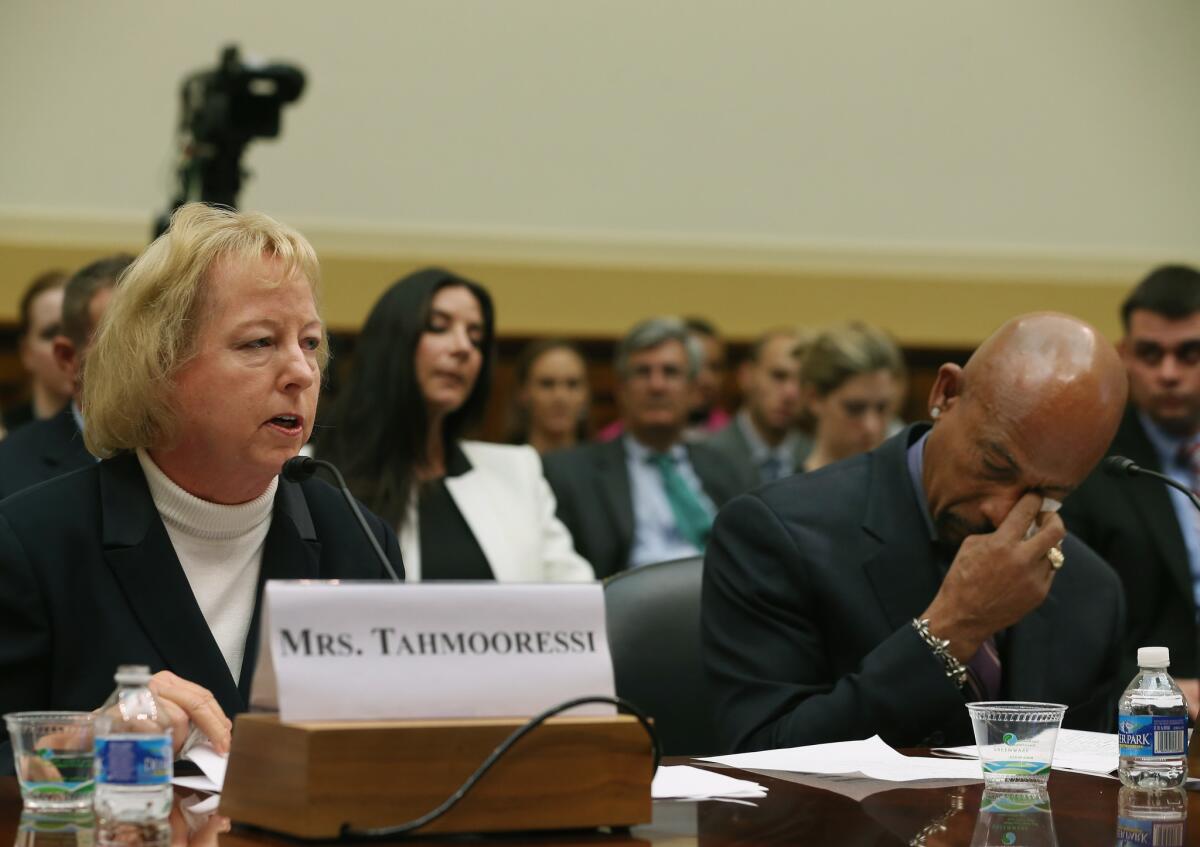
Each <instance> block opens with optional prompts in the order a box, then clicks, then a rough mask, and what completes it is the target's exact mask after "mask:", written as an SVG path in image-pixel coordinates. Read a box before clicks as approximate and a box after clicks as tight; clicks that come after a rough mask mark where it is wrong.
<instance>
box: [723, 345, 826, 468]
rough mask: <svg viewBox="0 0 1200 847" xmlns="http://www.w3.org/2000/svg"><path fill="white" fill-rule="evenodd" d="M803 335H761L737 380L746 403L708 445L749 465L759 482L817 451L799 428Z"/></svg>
mask: <svg viewBox="0 0 1200 847" xmlns="http://www.w3.org/2000/svg"><path fill="white" fill-rule="evenodd" d="M799 344H800V337H799V335H798V334H797V333H796V332H795V331H794V330H776V331H774V332H768V333H767V334H766V335H763V336H762V337H760V338H759V339H758V340H757V341H755V342H754V344H753V345H752V346H751V348H750V358H749V359H748V360H746V361H745V362H743V363H742V366H741V369H740V370H739V372H738V382H739V384H740V386H741V389H742V397H743V398H744V403H743V405H742V408H741V410H740V411H739V412H738V413H737V415H736V416H734V419H733V423H732V424H731V425H730V426H727V427H725V429H723V430H721V431H720V432H718V433H717V434H716V435H713V436H711V437H710V438H709V440H708V444H709V446H711V447H712V448H713V449H715V450H718V451H720V452H721V453H722V454H723V455H725V456H726V458H728V459H729V460H730V461H731V462H734V463H736V464H737V465H739V466H740V467H743V468H745V469H746V471H747V474H748V476H750V477H752V478H753V479H754V480H755V481H756V482H758V483H764V482H774V481H775V480H777V479H783V478H784V477H785V476H791V475H792V474H793V473H795V472H796V471H798V470H800V468H801V465H802V463H803V462H804V459H805V457H806V456H807V455H808V452H809V450H810V449H812V444H811V442H810V441H809V440H808V439H807V438H806V437H805V436H804V435H802V434H801V433H800V431H799V430H798V429H797V422H798V420H799V415H800V358H799V356H798V355H797V353H798V348H799Z"/></svg>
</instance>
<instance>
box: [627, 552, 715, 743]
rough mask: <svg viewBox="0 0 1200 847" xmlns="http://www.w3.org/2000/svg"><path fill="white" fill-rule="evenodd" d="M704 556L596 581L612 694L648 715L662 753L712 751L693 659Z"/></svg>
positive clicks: (699, 672) (700, 674)
mask: <svg viewBox="0 0 1200 847" xmlns="http://www.w3.org/2000/svg"><path fill="white" fill-rule="evenodd" d="M703 572H704V561H703V559H700V558H698V557H697V558H692V559H680V560H678V561H674V562H662V563H660V564H656V565H644V566H642V567H639V568H633V569H632V570H628V571H622V572H621V573H618V574H616V575H615V576H612V577H610V578H609V579H608V580H607V581H606V582H605V583H604V603H605V608H606V615H607V619H608V645H609V649H610V650H611V651H612V659H613V672H614V674H615V676H616V685H617V694H618V695H619V696H621V697H624V698H625V699H627V700H629V701H631V702H632V703H634V704H635V705H636V706H638V707H640V708H641V709H642V710H643V711H645V712H646V713H647V714H648V715H649V716H650V717H652V718H654V723H655V726H656V727H657V729H658V735H659V738H660V739H661V740H662V745H663V753H664V754H665V755H668V756H705V755H712V754H715V753H720V752H722V750H721V749H720V745H719V742H718V741H717V735H716V729H715V725H714V722H713V718H712V714H711V712H710V709H709V700H708V692H707V690H706V685H705V681H704V669H703V667H702V665H701V660H700V578H701V575H702V574H703Z"/></svg>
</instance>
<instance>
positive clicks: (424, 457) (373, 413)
mask: <svg viewBox="0 0 1200 847" xmlns="http://www.w3.org/2000/svg"><path fill="white" fill-rule="evenodd" d="M494 327H495V318H494V312H493V308H492V298H491V295H490V294H488V292H487V290H486V289H485V288H484V287H483V286H482V285H480V284H479V283H477V282H473V281H472V280H469V279H466V278H464V277H461V276H458V275H457V274H453V273H451V272H449V271H445V270H441V269H438V268H426V269H424V270H420V271H417V272H416V273H413V274H410V275H408V276H406V277H404V278H403V279H401V280H399V281H398V282H396V283H395V284H394V285H393V286H392V287H391V288H389V289H388V290H387V291H386V292H385V293H384V295H383V296H382V297H381V298H380V299H379V302H378V303H376V304H375V307H374V308H373V309H372V310H371V314H370V315H368V316H367V321H366V324H365V325H364V326H363V330H362V333H361V334H360V335H359V337H358V340H357V341H356V343H355V351H354V366H353V369H352V371H351V373H350V376H349V379H348V380H347V381H346V383H345V384H344V385H343V386H342V389H341V396H340V397H339V398H338V406H337V409H336V411H335V414H334V416H333V427H332V428H331V429H329V430H328V431H327V432H325V433H323V434H322V440H321V442H320V443H319V444H318V445H317V451H318V454H319V455H321V457H322V458H326V459H330V460H332V461H333V462H335V463H336V464H337V465H338V466H339V467H341V469H342V472H343V473H344V474H345V476H346V479H347V481H348V482H349V484H350V487H351V489H352V490H353V491H354V493H355V494H356V495H357V496H358V497H359V498H360V499H362V500H363V502H365V503H366V504H367V505H368V506H369V507H371V509H373V510H375V511H376V512H378V513H379V515H381V516H382V517H383V518H384V519H385V520H387V521H388V522H389V523H390V524H391V525H392V526H394V527H397V528H398V534H399V536H400V549H401V550H402V551H403V553H404V563H405V567H406V570H407V574H408V578H409V579H410V580H418V579H421V580H433V579H473V580H487V579H496V580H499V581H516V582H556V581H582V580H590V579H593V578H594V576H593V572H592V568H591V566H590V565H589V564H588V563H587V561H586V560H584V559H583V558H581V557H580V556H579V555H578V554H577V553H576V552H575V550H574V547H573V544H572V541H571V534H570V533H569V532H568V531H567V529H566V527H564V526H563V524H562V523H561V522H560V521H559V520H558V518H557V517H555V514H554V512H555V501H554V495H553V494H552V493H551V492H550V487H549V486H548V485H547V484H546V480H545V479H544V478H543V476H542V463H541V460H540V459H539V458H538V454H537V452H536V451H535V450H533V449H532V448H531V447H518V446H514V445H508V444H504V445H502V444H484V443H482V442H479V441H467V440H464V438H465V436H466V434H467V432H468V431H469V430H470V429H471V427H473V426H474V425H476V424H477V423H478V422H479V420H480V418H481V417H482V415H483V411H484V408H485V407H486V405H487V397H488V392H489V390H490V388H491V381H492V366H493V341H494V338H495V334H494V332H495V330H494Z"/></svg>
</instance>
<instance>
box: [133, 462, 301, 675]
mask: <svg viewBox="0 0 1200 847" xmlns="http://www.w3.org/2000/svg"><path fill="white" fill-rule="evenodd" d="M137 457H138V462H140V463H141V465H142V472H143V473H144V474H145V475H146V483H147V484H148V485H149V486H150V496H151V497H153V498H154V505H155V507H156V508H157V509H158V514H159V516H160V517H162V521H163V524H165V525H166V528H167V535H168V536H169V537H170V539H171V544H172V546H174V548H175V554H176V555H177V556H178V557H179V563H180V564H181V565H183V572H184V574H185V575H186V576H187V581H188V584H189V585H191V587H192V594H193V595H194V596H195V598H196V603H197V605H199V606H200V611H201V612H202V613H203V614H204V620H205V621H206V622H207V623H208V628H209V630H211V631H212V634H213V638H214V639H215V640H216V642H217V646H218V647H219V648H220V649H221V655H222V656H224V657H225V664H227V665H229V672H230V673H231V674H233V680H234V682H237V681H238V678H239V677H240V676H241V672H242V655H243V653H245V650H246V633H247V632H248V631H249V629H250V618H251V617H252V616H253V614H254V596H255V593H256V591H257V588H258V574H259V571H260V570H261V569H262V555H263V546H264V545H265V543H266V540H267V530H269V529H270V528H271V510H272V508H273V507H274V505H275V489H276V488H278V486H279V478H278V477H276V478H274V479H272V480H271V484H270V485H269V486H267V490H266V491H264V492H263V493H262V494H260V495H259V496H258V497H256V498H255V499H253V500H251V501H249V502H248V503H240V504H238V505H236V506H225V505H222V504H220V503H210V502H209V501H207V500H201V499H200V498H199V497H194V496H193V495H191V494H189V493H188V492H186V491H184V490H183V489H182V488H180V487H179V486H178V485H176V484H175V483H174V482H172V481H171V479H170V478H169V477H168V476H167V475H166V474H164V473H163V472H162V471H161V470H160V469H159V467H158V465H156V464H154V460H153V459H151V458H150V456H149V455H148V454H147V453H146V451H144V450H138V451H137Z"/></svg>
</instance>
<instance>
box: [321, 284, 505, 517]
mask: <svg viewBox="0 0 1200 847" xmlns="http://www.w3.org/2000/svg"><path fill="white" fill-rule="evenodd" d="M459 285H460V286H462V287H464V288H466V289H467V290H468V291H470V292H471V293H472V294H473V295H475V299H476V300H477V301H479V310H480V311H481V312H482V313H483V343H482V344H481V346H480V350H481V352H482V353H483V364H482V365H481V367H480V369H479V376H478V377H477V378H476V380H475V386H474V387H473V388H472V389H471V394H470V396H468V397H467V399H466V402H464V403H463V404H462V406H460V407H459V408H458V409H456V410H455V411H453V412H451V413H450V414H448V415H446V417H445V419H444V421H443V423H442V443H443V444H444V445H445V447H446V449H449V448H450V446H451V445H452V444H454V443H455V442H457V441H458V440H459V439H460V438H461V437H462V436H463V433H464V432H466V431H467V430H468V429H469V428H470V427H472V426H474V425H475V424H477V423H479V421H480V420H482V418H483V412H484V409H485V407H486V406H487V401H488V393H489V392H490V390H491V385H492V363H493V360H494V358H495V356H494V355H493V345H494V338H495V311H494V309H493V307H492V298H491V295H490V294H488V292H487V289H485V288H484V287H483V286H482V285H480V284H479V283H477V282H474V281H472V280H469V279H466V278H465V277H461V276H458V275H457V274H454V273H451V272H450V271H447V270H442V269H441V268H424V269H422V270H419V271H415V272H414V273H411V274H409V275H408V276H406V277H402V278H401V279H399V280H398V281H397V282H395V283H394V284H393V285H392V287H391V288H389V289H388V290H387V291H386V292H384V294H383V296H382V297H380V298H379V302H377V303H376V304H375V307H374V308H373V309H371V314H369V315H368V316H367V321H366V323H365V324H363V328H362V332H361V333H360V334H359V336H358V340H357V342H356V343H355V348H354V366H353V369H352V370H351V373H350V376H349V378H348V379H347V380H346V381H345V383H344V384H343V385H342V388H341V390H340V392H339V397H338V401H337V403H336V405H335V409H334V414H333V427H332V429H331V430H329V431H328V433H327V434H326V436H325V437H324V438H323V439H322V443H321V445H320V448H321V450H320V452H321V454H322V456H324V457H325V458H328V459H329V460H330V461H333V462H334V463H336V464H337V465H338V466H339V467H340V468H341V470H342V473H343V474H344V475H345V477H346V481H347V483H348V484H349V485H350V488H351V490H352V491H353V492H354V494H355V495H356V496H357V497H358V498H359V499H360V500H362V501H363V502H364V503H366V504H367V506H368V508H370V509H371V510H372V511H373V512H375V513H376V514H377V515H379V516H380V517H382V518H383V519H384V520H386V521H387V522H388V523H390V524H391V525H392V526H399V525H400V524H401V523H402V521H403V520H404V514H405V508H406V506H407V504H408V498H409V494H410V492H411V490H412V486H413V482H414V479H415V477H416V468H417V466H418V465H419V464H421V463H422V462H424V461H425V460H426V459H427V458H428V457H427V456H426V455H425V450H426V446H427V444H428V443H429V417H428V415H427V413H426V410H425V397H424V395H423V394H422V393H421V386H420V384H419V383H418V382H417V374H416V351H417V343H418V342H419V341H420V340H421V335H422V334H423V333H424V332H425V330H426V327H427V326H428V324H429V313H430V308H431V305H432V303H433V297H434V295H435V294H436V293H437V292H438V291H439V290H440V289H442V288H447V287H451V286H459Z"/></svg>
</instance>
